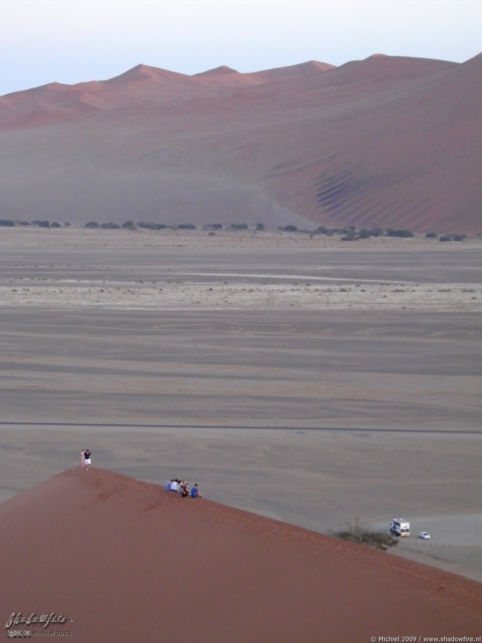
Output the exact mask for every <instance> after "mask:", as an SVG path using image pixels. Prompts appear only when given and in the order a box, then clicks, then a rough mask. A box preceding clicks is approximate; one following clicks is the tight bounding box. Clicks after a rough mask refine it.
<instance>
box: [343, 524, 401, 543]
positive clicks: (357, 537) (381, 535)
mask: <svg viewBox="0 0 482 643" xmlns="http://www.w3.org/2000/svg"><path fill="white" fill-rule="evenodd" d="M333 535H334V536H336V537H337V538H341V539H342V540H348V541H350V542H352V543H359V544H361V545H368V546H369V547H375V548H376V549H383V550H386V549H388V548H389V547H394V546H395V545H398V538H397V537H396V536H393V535H392V534H390V533H388V532H384V531H373V530H371V529H369V528H368V527H366V526H365V525H362V524H360V522H359V520H354V521H353V522H352V523H351V524H349V525H348V526H347V528H346V529H343V530H341V531H337V532H335V533H334V534H333Z"/></svg>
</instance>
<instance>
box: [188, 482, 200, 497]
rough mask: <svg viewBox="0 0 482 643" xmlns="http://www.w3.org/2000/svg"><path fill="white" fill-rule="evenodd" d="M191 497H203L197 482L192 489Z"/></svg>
mask: <svg viewBox="0 0 482 643" xmlns="http://www.w3.org/2000/svg"><path fill="white" fill-rule="evenodd" d="M191 498H202V494H201V492H200V491H199V487H198V484H197V482H196V483H195V484H194V486H193V487H192V489H191Z"/></svg>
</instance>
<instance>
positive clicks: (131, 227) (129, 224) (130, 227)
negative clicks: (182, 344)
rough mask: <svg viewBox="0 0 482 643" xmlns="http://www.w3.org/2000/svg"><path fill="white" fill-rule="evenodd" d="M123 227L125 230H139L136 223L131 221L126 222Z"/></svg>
mask: <svg viewBox="0 0 482 643" xmlns="http://www.w3.org/2000/svg"><path fill="white" fill-rule="evenodd" d="M122 227H123V228H124V230H137V226H136V224H135V223H134V221H130V220H129V221H125V222H124V223H123V224H122Z"/></svg>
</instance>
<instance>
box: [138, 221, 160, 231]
mask: <svg viewBox="0 0 482 643" xmlns="http://www.w3.org/2000/svg"><path fill="white" fill-rule="evenodd" d="M137 227H138V228H144V229H146V230H163V229H164V228H166V227H167V226H166V225H165V224H164V223H151V222H149V221H147V222H146V221H141V222H140V223H138V224H137Z"/></svg>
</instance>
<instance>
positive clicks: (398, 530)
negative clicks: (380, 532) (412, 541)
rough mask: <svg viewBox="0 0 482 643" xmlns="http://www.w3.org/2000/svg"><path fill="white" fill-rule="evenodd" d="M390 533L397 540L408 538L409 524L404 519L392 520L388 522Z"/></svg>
mask: <svg viewBox="0 0 482 643" xmlns="http://www.w3.org/2000/svg"><path fill="white" fill-rule="evenodd" d="M390 533H391V534H393V535H394V536H398V537H399V538H405V537H407V536H410V523H409V522H408V520H405V518H393V520H392V521H391V522H390Z"/></svg>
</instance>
